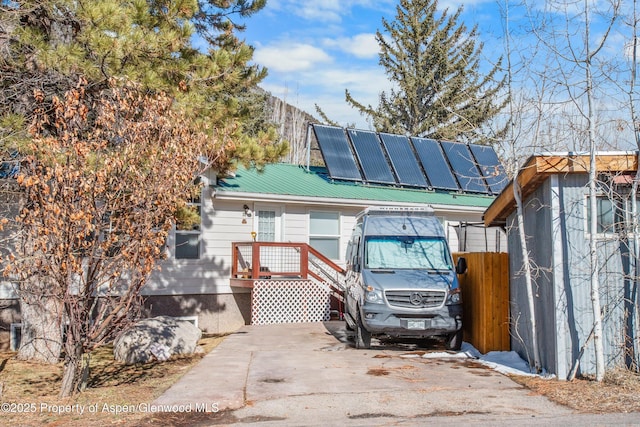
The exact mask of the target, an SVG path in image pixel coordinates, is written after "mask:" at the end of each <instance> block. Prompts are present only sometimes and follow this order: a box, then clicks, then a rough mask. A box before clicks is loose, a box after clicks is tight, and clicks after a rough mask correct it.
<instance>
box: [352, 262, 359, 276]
mask: <svg viewBox="0 0 640 427" xmlns="http://www.w3.org/2000/svg"><path fill="white" fill-rule="evenodd" d="M352 269H353V272H354V273H360V263H359V262H357V261H356V262H354V263H353V267H352Z"/></svg>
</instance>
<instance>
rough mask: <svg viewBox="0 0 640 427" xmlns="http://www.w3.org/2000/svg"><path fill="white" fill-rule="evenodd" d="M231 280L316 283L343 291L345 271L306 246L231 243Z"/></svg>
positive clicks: (303, 244)
mask: <svg viewBox="0 0 640 427" xmlns="http://www.w3.org/2000/svg"><path fill="white" fill-rule="evenodd" d="M232 253H233V260H232V268H231V279H232V281H233V282H235V283H238V280H243V279H245V280H264V279H277V278H278V279H280V278H281V279H305V280H306V279H315V280H317V281H321V282H330V283H331V284H332V286H333V287H335V288H337V289H338V290H340V291H342V290H343V285H342V283H344V281H343V278H344V274H345V271H344V269H343V268H342V267H340V266H339V265H337V264H336V263H334V262H333V261H331V260H330V259H328V258H327V257H325V256H324V255H322V254H321V253H320V252H318V251H317V250H316V249H314V248H313V247H311V246H309V245H308V244H307V243H280V242H234V243H232Z"/></svg>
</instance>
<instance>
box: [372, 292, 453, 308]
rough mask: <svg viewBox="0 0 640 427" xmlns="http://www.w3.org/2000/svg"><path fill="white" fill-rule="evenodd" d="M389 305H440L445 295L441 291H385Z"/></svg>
mask: <svg viewBox="0 0 640 427" xmlns="http://www.w3.org/2000/svg"><path fill="white" fill-rule="evenodd" d="M384 295H385V297H386V298H387V301H388V302H389V305H392V306H395V307H404V308H433V307H440V306H441V305H442V304H443V303H444V300H445V298H446V296H447V294H446V292H443V291H424V290H422V291H385V293H384Z"/></svg>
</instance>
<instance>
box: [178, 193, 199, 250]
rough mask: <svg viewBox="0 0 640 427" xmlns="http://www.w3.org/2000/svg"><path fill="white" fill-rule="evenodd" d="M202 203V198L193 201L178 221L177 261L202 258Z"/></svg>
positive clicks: (188, 204)
mask: <svg viewBox="0 0 640 427" xmlns="http://www.w3.org/2000/svg"><path fill="white" fill-rule="evenodd" d="M201 210H202V203H201V201H200V197H195V198H193V199H191V200H190V201H189V202H188V203H187V206H186V209H185V210H184V212H182V214H181V215H178V220H177V221H176V233H175V238H176V248H175V257H176V259H199V258H200V228H201V227H200V224H201V216H200V215H201Z"/></svg>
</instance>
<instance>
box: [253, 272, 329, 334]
mask: <svg viewBox="0 0 640 427" xmlns="http://www.w3.org/2000/svg"><path fill="white" fill-rule="evenodd" d="M329 295H330V291H329V287H328V286H326V285H325V286H323V285H321V284H318V283H314V282H312V281H307V280H259V281H257V282H255V283H254V286H253V295H252V298H251V324H252V325H267V324H272V323H304V322H322V321H325V320H329V319H330V313H329V308H330V305H329V304H330V300H329Z"/></svg>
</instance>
